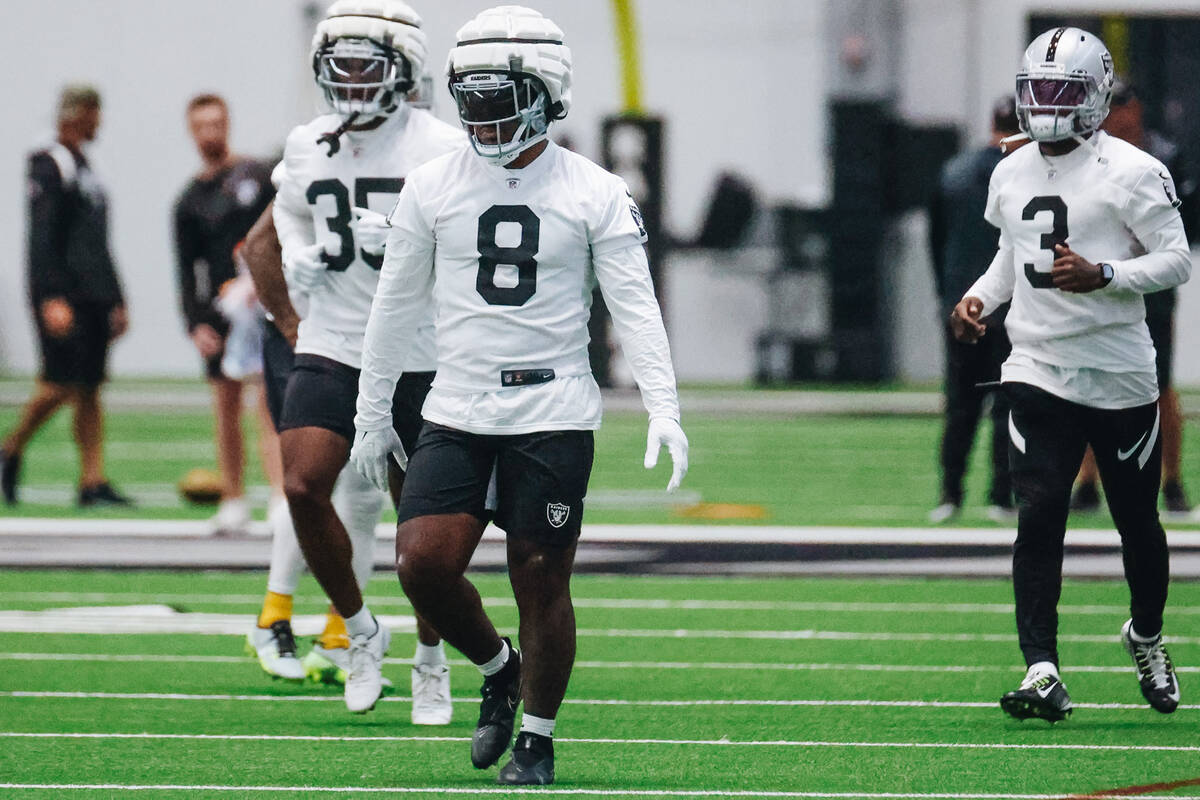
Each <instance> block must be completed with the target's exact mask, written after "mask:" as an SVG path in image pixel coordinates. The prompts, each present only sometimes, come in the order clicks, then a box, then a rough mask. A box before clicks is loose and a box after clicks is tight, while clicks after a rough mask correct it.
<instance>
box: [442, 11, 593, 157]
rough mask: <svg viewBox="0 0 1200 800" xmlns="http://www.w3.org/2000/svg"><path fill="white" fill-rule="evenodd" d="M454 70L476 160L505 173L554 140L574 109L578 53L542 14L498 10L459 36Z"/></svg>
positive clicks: (450, 65)
mask: <svg viewBox="0 0 1200 800" xmlns="http://www.w3.org/2000/svg"><path fill="white" fill-rule="evenodd" d="M457 42H458V43H457V44H456V45H455V46H454V48H453V49H452V50H451V51H450V56H449V58H448V59H447V62H446V75H447V77H448V79H449V82H450V93H451V94H452V95H453V96H454V102H455V104H456V105H457V106H458V118H459V119H460V120H461V121H462V124H463V127H464V128H466V130H467V133H468V135H469V138H470V139H471V146H472V147H474V148H475V152H476V153H478V154H479V155H481V156H483V157H484V158H486V159H488V160H489V161H492V162H494V163H496V164H499V165H504V164H507V163H509V162H510V161H512V160H513V159H514V158H516V157H517V156H518V155H519V154H520V153H521V152H522V151H524V150H526V149H527V148H529V147H530V146H532V145H534V144H537V143H538V142H540V141H542V140H543V139H545V138H546V136H547V131H548V129H549V127H550V123H551V122H552V121H553V120H556V119H562V118H563V117H565V116H566V115H567V111H568V110H570V108H571V50H570V48H568V47H567V46H566V45H564V44H563V32H562V30H561V29H560V28H559V27H558V26H557V25H555V24H554V23H553V22H551V21H550V20H548V19H546V18H545V17H543V16H542V15H541V14H540V13H538V12H537V11H534V10H533V9H530V8H525V7H523V6H497V7H496V8H489V9H488V10H487V11H483V12H481V13H480V14H479V15H478V16H477V17H475V19H473V20H471V21H470V22H468V23H467V24H466V25H464V26H463V27H462V28H460V29H459V31H458V36H457Z"/></svg>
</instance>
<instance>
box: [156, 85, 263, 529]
mask: <svg viewBox="0 0 1200 800" xmlns="http://www.w3.org/2000/svg"><path fill="white" fill-rule="evenodd" d="M187 121H188V129H189V131H190V132H191V135H192V139H193V140H194V141H195V142H196V149H197V150H198V151H199V153H200V158H201V159H202V160H203V162H204V166H203V168H202V169H201V170H200V173H199V174H197V175H196V176H195V177H194V178H192V180H191V182H190V183H188V185H187V188H185V189H184V191H183V194H182V195H180V197H179V200H178V202H177V203H176V205H175V248H176V252H177V254H178V257H179V295H180V300H181V303H182V306H183V315H184V318H185V320H186V322H187V329H188V335H189V336H190V337H191V340H192V343H193V344H194V345H195V346H196V350H197V352H199V353H200V357H201V358H202V359H204V364H205V373H206V375H207V377H208V381H209V383H210V384H211V385H212V387H213V408H214V413H215V417H216V440H217V462H218V464H219V465H220V469H221V479H222V484H223V486H222V491H221V505H220V507H219V509H218V511H217V516H216V517H215V518H214V520H213V523H214V532H216V533H236V532H242V531H244V530H245V528H246V526H247V525H248V524H249V522H250V514H249V508H248V506H247V505H246V500H245V497H244V494H245V487H244V483H243V470H244V466H245V456H244V453H243V449H242V425H241V410H242V380H241V379H242V378H243V377H244V376H241V375H229V374H227V372H226V370H224V369H223V368H222V361H223V359H224V356H225V340H226V337H227V336H228V334H229V321H228V320H226V318H225V316H224V315H223V314H222V313H221V312H220V310H219V309H218V308H217V305H216V301H217V298H218V296H219V295H220V292H221V286H222V285H223V284H225V282H226V281H229V280H232V279H233V278H235V277H236V276H237V267H236V266H235V265H234V261H233V249H234V246H235V245H236V244H237V243H238V242H239V241H241V239H242V237H244V236H245V235H246V232H247V231H248V230H250V226H251V225H253V224H254V221H255V220H256V219H258V216H259V215H260V214H261V213H262V212H263V209H265V208H266V207H267V205H268V204H269V203H270V202H271V198H272V197H273V195H274V188H273V187H272V186H271V174H270V171H269V170H268V169H267V168H266V167H265V166H264V165H262V164H260V163H259V162H257V161H253V160H251V159H248V158H241V157H239V156H236V155H234V154H232V153H231V152H230V151H229V110H228V108H227V106H226V105H225V101H224V100H223V99H221V98H220V97H219V96H217V95H215V94H202V95H199V96H197V97H195V98H193V99H192V100H191V102H189V103H188V106H187ZM260 400H261V398H260ZM259 407H260V412H261V415H260V416H261V420H260V421H261V422H262V424H260V426H259V428H260V436H261V437H262V438H261V439H260V442H262V444H263V445H264V447H263V449H264V455H263V462H264V468H265V470H266V472H267V474H268V476H269V477H272V476H275V475H278V473H279V472H280V471H281V468H274V469H273V468H272V464H273V463H276V462H278V460H279V456H278V445H277V444H275V445H274V447H273V448H272V441H271V440H269V439H268V437H270V439H273V437H274V428H273V427H272V426H271V424H270V421H269V419H268V418H267V417H266V405H265V401H262V402H260V403H259ZM272 449H273V451H274V455H273V457H272V455H271V452H272ZM274 483H275V484H276V485H278V484H279V481H274Z"/></svg>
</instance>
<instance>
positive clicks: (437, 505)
mask: <svg viewBox="0 0 1200 800" xmlns="http://www.w3.org/2000/svg"><path fill="white" fill-rule="evenodd" d="M593 455H594V441H593V435H592V431H544V432H538V433H522V434H514V435H506V436H498V435H484V434H477V433H466V432H465V431H460V430H455V429H454V428H447V427H445V426H444V425H437V424H435V423H432V422H427V423H425V427H424V428H423V429H422V431H421V437H420V438H419V439H418V440H417V446H416V448H414V449H413V450H410V451H409V462H408V476H407V478H406V479H405V481H404V492H403V494H402V495H401V496H400V505H399V508H398V509H397V512H396V513H397V516H398V518H399V521H400V522H404V521H406V520H409V519H413V518H414V517H423V516H428V515H430V514H454V513H467V514H472V515H474V516H475V517H478V518H479V519H481V520H485V521H486V520H488V519H490V518H491V517H492V513H491V512H489V511H488V510H487V509H486V508H485V505H486V503H487V499H488V488H489V484H490V483H491V480H492V474H493V469H494V471H495V480H496V485H495V496H496V510H495V521H496V525H497V527H499V528H501V529H502V530H504V531H505V532H506V533H508V534H510V535H512V536H521V537H527V538H530V539H533V540H535V541H537V542H540V543H543V544H548V545H555V546H560V547H566V546H569V545H571V544H573V543H574V542H575V540H576V539H578V538H579V529H580V522H581V521H582V519H583V499H584V497H585V496H586V495H587V484H588V479H589V478H590V477H591V473H592V457H593Z"/></svg>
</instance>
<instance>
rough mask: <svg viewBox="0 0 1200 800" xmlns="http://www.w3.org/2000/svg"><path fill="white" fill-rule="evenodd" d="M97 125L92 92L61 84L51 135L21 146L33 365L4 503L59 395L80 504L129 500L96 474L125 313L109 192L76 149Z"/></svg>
mask: <svg viewBox="0 0 1200 800" xmlns="http://www.w3.org/2000/svg"><path fill="white" fill-rule="evenodd" d="M99 127H100V95H99V93H98V92H97V91H96V90H95V89H94V88H92V87H91V86H83V85H76V86H67V87H66V88H64V89H63V91H62V94H61V96H60V98H59V104H58V136H57V138H56V140H55V142H54V143H53V144H51V145H50V146H48V147H46V148H43V149H40V150H37V151H35V152H33V153H32V154H31V155H30V156H29V172H28V196H29V242H28V247H29V250H28V256H29V295H30V301H31V303H32V306H33V318H34V320H35V322H36V325H37V334H38V341H39V344H40V345H41V353H42V369H41V374H40V376H39V378H38V382H37V386H36V388H35V389H34V393H33V396H32V397H31V398H30V399H29V402H28V403H27V404H26V406H25V409H24V411H23V412H22V415H21V420H20V421H19V422H18V423H17V426H16V427H15V428H13V429H12V430H11V431H9V433H8V435H7V436H6V437H5V438H4V441H3V444H2V445H0V494H2V495H3V497H4V500H5V502H6V503H8V504H9V505H12V504H14V503H16V501H17V484H18V482H19V478H20V470H21V457H22V454H23V453H24V451H25V446H26V445H27V444H28V443H29V440H30V439H31V438H32V437H33V435H34V433H36V432H37V430H38V429H39V428H40V427H41V426H42V425H43V424H44V423H45V422H46V421H47V420H49V419H50V417H51V416H53V415H54V413H55V412H56V411H58V409H59V408H60V407H61V406H62V405H64V404H66V403H70V404H71V405H72V406H73V408H74V411H75V421H74V431H75V441H76V443H77V444H78V446H79V462H80V477H79V495H78V501H79V505H81V506H103V505H129V499H128V498H127V497H124V496H123V495H121V494H119V493H118V492H117V491H115V490H114V489H113V488H112V486H111V485H109V483H108V481H107V480H106V478H105V474H104V450H103V435H104V424H103V422H104V414H103V410H102V408H101V406H100V385H101V384H102V383H103V382H104V380H105V367H106V362H107V360H108V347H109V343H110V342H112V341H113V340H114V339H116V338H117V337H118V336H120V335H122V334H123V333H125V329H126V328H127V327H128V317H127V315H126V312H125V299H124V296H123V294H122V292H121V282H120V280H119V279H118V278H117V271H116V266H115V265H114V264H113V259H112V254H111V253H110V252H109V248H108V201H107V198H106V196H105V191H104V187H103V186H102V185H101V184H100V182H99V180H98V179H97V178H96V175H95V174H94V173H93V172H92V170H91V168H90V166H89V164H88V161H87V159H86V158H85V157H84V154H83V145H84V144H85V143H86V142H90V141H92V140H93V139H95V138H96V132H97V130H98V129H99Z"/></svg>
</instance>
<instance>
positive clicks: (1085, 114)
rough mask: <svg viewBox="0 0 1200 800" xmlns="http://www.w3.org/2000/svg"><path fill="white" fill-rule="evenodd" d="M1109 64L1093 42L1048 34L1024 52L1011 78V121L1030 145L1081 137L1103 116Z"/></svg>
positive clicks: (1062, 32)
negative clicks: (1014, 105)
mask: <svg viewBox="0 0 1200 800" xmlns="http://www.w3.org/2000/svg"><path fill="white" fill-rule="evenodd" d="M1112 87H1113V60H1112V56H1111V55H1110V54H1109V52H1108V48H1107V47H1105V46H1104V42H1102V41H1100V39H1098V38H1097V37H1096V36H1094V35H1092V34H1090V33H1088V32H1087V31H1084V30H1080V29H1079V28H1052V29H1051V30H1048V31H1046V32H1045V33H1043V34H1042V35H1041V36H1039V37H1037V38H1036V39H1034V40H1033V42H1031V43H1030V45H1029V47H1027V48H1026V49H1025V55H1024V56H1023V57H1022V59H1021V69H1020V71H1019V72H1017V91H1016V101H1017V119H1018V121H1019V122H1020V124H1021V130H1022V131H1024V132H1025V133H1026V134H1027V135H1028V136H1029V138H1030V139H1033V140H1034V141H1037V142H1056V141H1061V140H1063V139H1073V138H1080V137H1083V136H1086V135H1087V134H1089V133H1092V132H1093V131H1095V130H1097V129H1098V128H1099V127H1100V123H1102V122H1104V118H1105V117H1107V116H1108V106H1109V103H1110V102H1111V100H1112Z"/></svg>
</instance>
